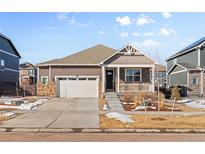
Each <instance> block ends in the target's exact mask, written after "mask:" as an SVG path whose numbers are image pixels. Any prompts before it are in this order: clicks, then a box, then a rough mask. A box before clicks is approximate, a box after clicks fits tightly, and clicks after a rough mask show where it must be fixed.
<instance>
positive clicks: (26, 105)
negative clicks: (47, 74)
mask: <svg viewBox="0 0 205 154" xmlns="http://www.w3.org/2000/svg"><path fill="white" fill-rule="evenodd" d="M46 101H47V99H38V100H37V101H35V102H33V103H29V102H28V101H25V102H24V103H23V104H21V105H20V106H6V105H2V106H1V105H0V108H3V109H17V110H35V109H36V108H37V106H39V105H41V104H43V103H45V102H46Z"/></svg>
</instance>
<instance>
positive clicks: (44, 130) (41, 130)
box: [0, 128, 205, 133]
mask: <svg viewBox="0 0 205 154" xmlns="http://www.w3.org/2000/svg"><path fill="white" fill-rule="evenodd" d="M8 132H16V133H205V129H94V128H82V129H80V128H79V129H74V128H62V129H61V128H0V133H8Z"/></svg>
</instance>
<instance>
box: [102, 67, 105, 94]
mask: <svg viewBox="0 0 205 154" xmlns="http://www.w3.org/2000/svg"><path fill="white" fill-rule="evenodd" d="M104 93H105V67H104V66H102V94H104Z"/></svg>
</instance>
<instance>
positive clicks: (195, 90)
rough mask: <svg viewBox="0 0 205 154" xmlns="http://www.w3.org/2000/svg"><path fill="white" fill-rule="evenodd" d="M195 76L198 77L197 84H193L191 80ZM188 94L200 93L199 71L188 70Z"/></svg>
mask: <svg viewBox="0 0 205 154" xmlns="http://www.w3.org/2000/svg"><path fill="white" fill-rule="evenodd" d="M194 77H196V78H197V79H198V85H193V83H192V80H193V78H194ZM188 87H189V88H188V94H189V95H200V94H201V71H190V72H189V85H188Z"/></svg>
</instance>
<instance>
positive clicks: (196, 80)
mask: <svg viewBox="0 0 205 154" xmlns="http://www.w3.org/2000/svg"><path fill="white" fill-rule="evenodd" d="M192 84H193V85H198V79H197V78H196V77H194V78H193V79H192Z"/></svg>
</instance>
